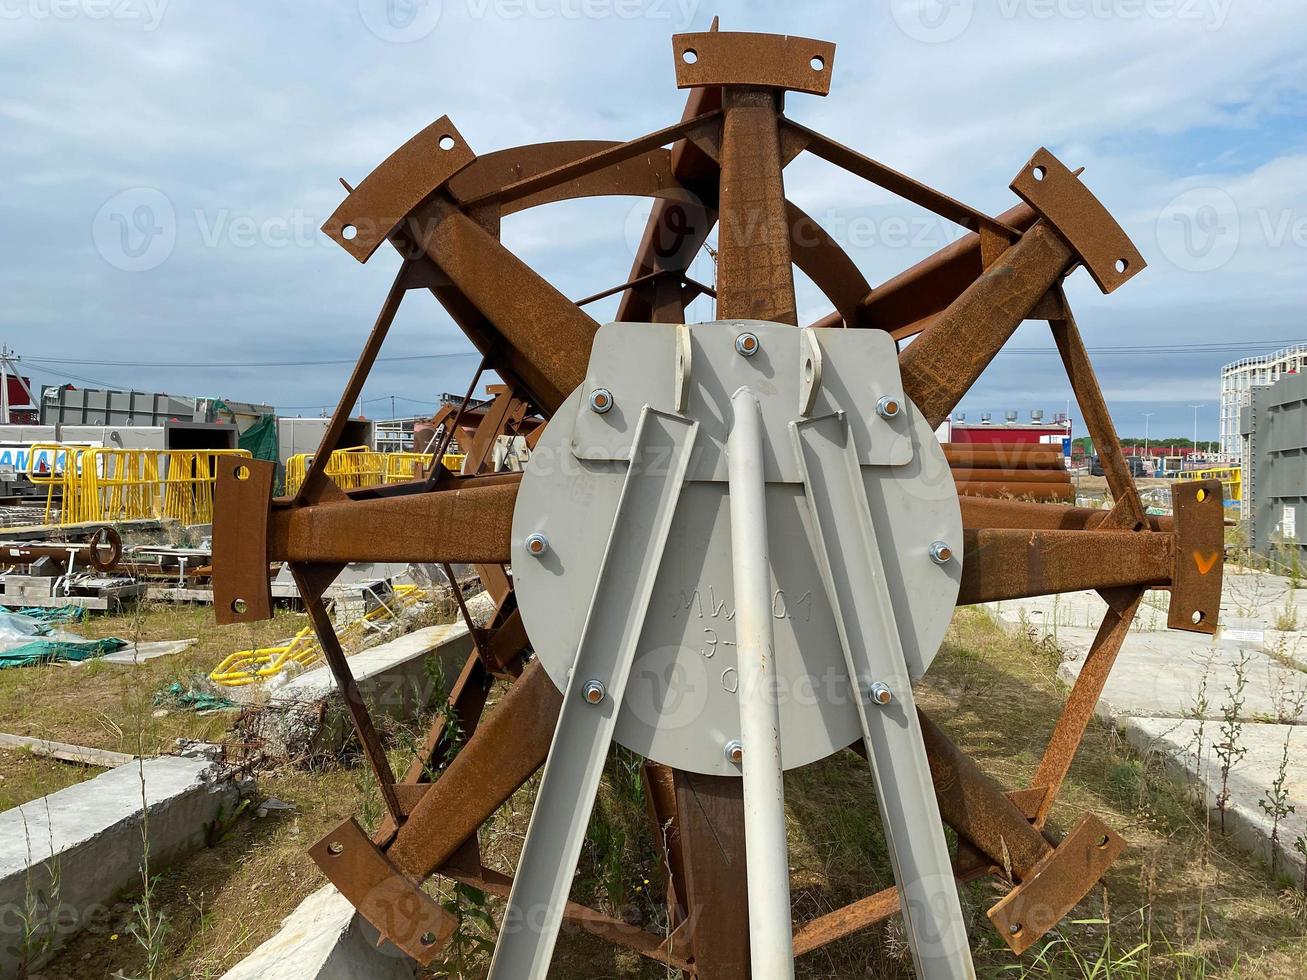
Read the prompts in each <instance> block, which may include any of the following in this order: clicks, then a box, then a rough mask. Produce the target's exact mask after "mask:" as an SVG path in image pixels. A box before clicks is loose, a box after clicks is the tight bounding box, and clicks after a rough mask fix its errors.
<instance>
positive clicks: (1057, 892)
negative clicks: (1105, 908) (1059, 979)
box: [988, 813, 1126, 954]
mask: <svg viewBox="0 0 1307 980" xmlns="http://www.w3.org/2000/svg"><path fill="white" fill-rule="evenodd" d="M1125 847H1126V842H1125V839H1124V838H1122V837H1121V836H1120V835H1119V834H1117V833H1116V832H1115V831H1113V830H1112V829H1111V828H1110V827H1108V826H1107V824H1105V823H1103V821H1102V820H1100V819H1098V817H1096V816H1094V815H1093V814H1092V813H1086V814H1085V815H1084V816H1083V817H1081V818H1080V822H1079V823H1078V824H1076V826H1075V829H1074V830H1072V831H1071V833H1069V834H1067V835H1066V837H1064V838H1063V839H1062V842H1061V843H1060V844H1058V845H1057V847H1055V848H1054V849H1053V851H1052V853H1050V854H1048V855H1047V856H1046V857H1045V858H1044V859H1043V860H1042V861H1041V862H1040V863H1039V864H1038V865H1037V866H1036V867H1035V869H1034V870H1033V871H1032V872H1031V874H1030V875H1029V876H1028V877H1027V878H1026V879H1025V880H1024V881H1022V882H1021V884H1019V885H1017V886H1016V887H1015V888H1013V889H1012V891H1010V892H1008V893H1007V894H1006V895H1005V896H1003V898H1002V899H1001V900H1000V901H999V902H998V904H996V905H995V906H994V907H993V908H991V909H990V910H989V912H988V915H989V921H990V922H992V923H993V924H994V928H996V929H997V930H998V933H999V935H1000V936H1002V937H1003V940H1004V942H1006V943H1007V944H1008V946H1009V947H1011V949H1012V952H1014V953H1017V954H1020V953H1024V952H1025V951H1026V950H1027V949H1029V948H1030V947H1031V945H1032V944H1033V943H1035V942H1036V941H1037V940H1038V939H1039V937H1041V936H1043V935H1044V934H1045V933H1047V932H1048V930H1049V929H1051V928H1053V926H1055V925H1057V923H1058V922H1059V921H1061V919H1062V917H1063V916H1065V915H1066V914H1067V913H1068V912H1070V911H1071V910H1072V909H1073V908H1075V907H1076V905H1077V904H1079V902H1080V900H1081V899H1082V898H1084V897H1085V895H1086V894H1087V893H1088V892H1089V889H1090V888H1092V887H1093V886H1094V882H1096V881H1098V879H1099V878H1101V877H1102V876H1103V872H1105V871H1106V870H1107V869H1108V867H1109V866H1110V865H1111V864H1112V862H1113V861H1115V860H1116V859H1117V858H1118V857H1119V856H1120V854H1121V852H1122V851H1123V850H1125Z"/></svg>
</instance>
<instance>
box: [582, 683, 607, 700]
mask: <svg viewBox="0 0 1307 980" xmlns="http://www.w3.org/2000/svg"><path fill="white" fill-rule="evenodd" d="M607 693H608V692H607V691H606V690H605V689H604V686H603V684H602V683H600V682H599V681H586V682H585V684H584V685H583V686H582V687H581V697H583V698H584V699H585V703H586V704H598V703H599V702H600V701H602V700H603V699H604V697H605V696H606V695H607Z"/></svg>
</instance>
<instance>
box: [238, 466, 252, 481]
mask: <svg viewBox="0 0 1307 980" xmlns="http://www.w3.org/2000/svg"><path fill="white" fill-rule="evenodd" d="M249 478H250V468H249V467H248V466H238V467H236V479H238V480H248V479H249Z"/></svg>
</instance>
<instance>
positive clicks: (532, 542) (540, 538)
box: [526, 531, 549, 558]
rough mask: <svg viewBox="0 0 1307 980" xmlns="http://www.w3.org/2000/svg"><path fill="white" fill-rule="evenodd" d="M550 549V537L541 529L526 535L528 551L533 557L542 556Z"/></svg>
mask: <svg viewBox="0 0 1307 980" xmlns="http://www.w3.org/2000/svg"><path fill="white" fill-rule="evenodd" d="M548 550H549V539H548V538H547V537H545V536H544V535H543V534H541V533H540V532H539V531H534V532H532V533H531V534H528V535H527V536H526V553H527V554H528V555H530V556H531V557H532V558H540V557H542V556H543V555H544V554H545V552H547V551H548Z"/></svg>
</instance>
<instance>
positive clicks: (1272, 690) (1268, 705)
mask: <svg viewBox="0 0 1307 980" xmlns="http://www.w3.org/2000/svg"><path fill="white" fill-rule="evenodd" d="M1093 637H1094V633H1093V631H1090V630H1072V629H1069V628H1063V629H1060V630H1058V634H1057V642H1058V645H1059V647H1060V648H1061V649H1062V650H1063V651H1064V652H1065V653H1067V654H1068V655H1069V656H1070V657H1071V659H1069V660H1067V661H1065V662H1064V663H1063V664H1062V666H1061V667H1060V668H1059V670H1058V676H1060V677H1061V678H1062V680H1064V681H1065V682H1066V683H1068V684H1071V683H1073V682H1074V681H1075V679H1076V677H1077V676H1079V674H1080V668H1081V667H1083V666H1084V658H1085V654H1086V652H1087V651H1088V649H1089V645H1090V642H1091V641H1092V640H1093ZM1241 658H1244V660H1245V661H1246V662H1245V664H1244V667H1243V671H1244V676H1245V686H1244V691H1243V700H1244V706H1243V711H1242V716H1243V717H1244V718H1246V719H1251V720H1257V721H1271V722H1278V723H1290V722H1297V723H1304V724H1307V674H1305V673H1303V672H1302V671H1299V670H1294V669H1292V668H1291V667H1287V666H1285V665H1284V664H1282V663H1280V662H1279V661H1277V660H1275V659H1274V658H1272V657H1271V656H1270V655H1269V654H1266V653H1262V652H1260V651H1258V650H1252V649H1239V648H1235V649H1231V648H1229V647H1227V646H1225V645H1214V644H1212V643H1211V642H1209V641H1207V640H1206V639H1205V638H1204V637H1201V636H1197V635H1195V634H1191V633H1181V632H1177V631H1172V632H1166V633H1139V634H1131V635H1130V636H1129V637H1127V639H1126V641H1125V643H1124V644H1123V645H1122V648H1121V652H1120V653H1119V654H1118V655H1117V659H1116V664H1115V665H1114V666H1113V668H1112V673H1111V674H1110V675H1109V677H1108V679H1107V685H1106V687H1105V688H1104V689H1103V696H1102V698H1100V699H1099V702H1098V713H1099V715H1100V716H1101V717H1103V718H1106V719H1108V720H1111V721H1116V720H1119V719H1121V718H1125V717H1134V716H1143V717H1153V718H1197V717H1200V716H1201V717H1204V718H1220V717H1221V709H1222V707H1223V706H1224V705H1225V704H1227V703H1228V702H1229V700H1230V697H1231V695H1230V692H1231V691H1233V690H1234V689H1235V688H1236V686H1237V683H1236V671H1237V670H1238V668H1239V664H1240V662H1241ZM1204 688H1205V691H1204ZM1200 692H1201V695H1202V698H1203V700H1205V701H1206V705H1207V706H1206V709H1205V710H1203V711H1199V710H1198V707H1199V698H1200Z"/></svg>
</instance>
